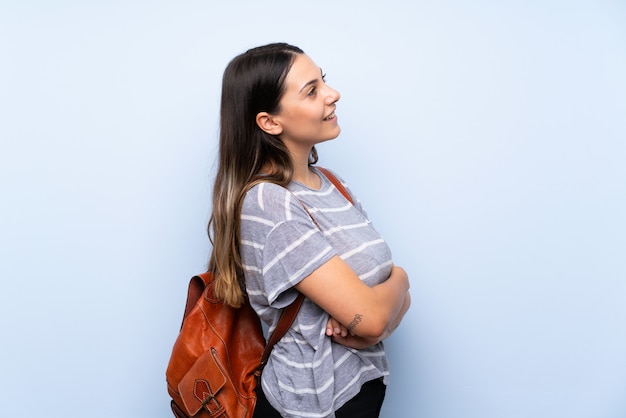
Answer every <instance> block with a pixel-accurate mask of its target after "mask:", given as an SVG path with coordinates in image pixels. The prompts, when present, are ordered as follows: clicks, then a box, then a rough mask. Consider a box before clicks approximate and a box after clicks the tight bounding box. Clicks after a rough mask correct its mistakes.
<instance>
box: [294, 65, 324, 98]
mask: <svg viewBox="0 0 626 418" xmlns="http://www.w3.org/2000/svg"><path fill="white" fill-rule="evenodd" d="M320 76H321V77H322V79H324V71H322V69H321V68H320ZM318 81H319V79H318V78H315V79H313V80H311V81H309V82H307V83H306V84H305V85H304V86H302V88H301V89H300V91H299V92H298V93H302V90H304V89H305V88H307V87H308V86H310V85H313V84H317V82H318Z"/></svg>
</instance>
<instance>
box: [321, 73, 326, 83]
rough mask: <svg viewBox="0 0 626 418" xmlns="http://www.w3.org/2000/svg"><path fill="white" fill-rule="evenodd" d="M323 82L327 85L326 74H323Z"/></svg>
mask: <svg viewBox="0 0 626 418" xmlns="http://www.w3.org/2000/svg"><path fill="white" fill-rule="evenodd" d="M322 81H323V82H324V83H325V82H326V73H324V74H322Z"/></svg>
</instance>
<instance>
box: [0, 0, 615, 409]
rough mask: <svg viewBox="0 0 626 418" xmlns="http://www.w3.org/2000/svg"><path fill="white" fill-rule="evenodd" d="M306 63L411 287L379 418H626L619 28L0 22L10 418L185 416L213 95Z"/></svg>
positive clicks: (341, 10) (320, 5)
mask: <svg viewBox="0 0 626 418" xmlns="http://www.w3.org/2000/svg"><path fill="white" fill-rule="evenodd" d="M273 41H287V42H289V43H293V44H295V45H298V46H300V47H302V48H303V49H304V50H305V51H306V52H307V53H308V54H309V55H310V56H311V57H312V58H313V59H314V60H315V61H316V63H317V64H318V65H320V66H321V67H322V68H323V69H324V71H325V72H326V73H327V80H328V83H329V84H330V85H331V86H333V87H335V88H336V89H338V90H339V91H340V92H341V93H342V99H341V101H340V102H339V107H338V110H337V114H338V116H339V121H340V124H341V126H342V128H343V132H342V134H341V136H340V137H339V138H338V139H336V140H335V141H332V142H329V143H325V144H323V145H321V146H320V147H319V152H320V155H321V159H320V164H321V165H323V166H327V167H330V168H333V169H335V170H336V171H338V172H339V173H340V174H341V175H342V176H343V177H344V178H345V179H346V180H347V181H348V183H349V184H350V185H351V187H352V189H353V190H354V191H355V192H356V193H357V194H358V196H359V197H360V199H361V200H362V202H363V203H364V205H365V207H366V208H367V210H368V212H369V214H370V217H371V218H372V219H373V221H374V223H375V225H376V227H377V228H378V229H379V230H380V232H381V233H382V234H383V236H385V238H386V239H387V240H388V242H389V244H390V246H391V248H392V251H393V252H394V258H395V261H396V263H397V264H399V265H401V266H403V267H405V269H406V270H407V271H408V272H409V275H410V278H411V283H412V295H413V306H412V308H411V310H410V311H409V313H408V314H407V316H406V318H405V320H404V322H403V323H402V325H401V326H400V328H399V329H398V331H397V333H396V334H395V335H393V336H392V337H391V338H390V339H389V340H388V343H387V348H388V351H389V356H390V362H391V367H392V383H391V386H390V388H389V391H388V396H387V400H386V403H385V405H384V408H383V414H382V416H383V418H391V417H401V416H411V417H424V418H517V417H519V418H527V417H534V418H543V417H545V418H554V417H559V418H560V417H567V418H583V417H585V418H586V417H589V418H623V417H625V416H626V396H625V393H626V330H625V322H626V303H625V298H626V257H625V252H626V251H625V250H626V220H625V217H624V216H625V215H624V213H626V198H625V192H626V167H625V164H624V160H625V158H626V117H625V116H626V76H625V74H626V4H625V3H624V2H618V1H602V0H599V1H598V0H596V1H591V0H589V1H576V0H575V1H555V0H549V1H538V0H537V1H502V2H496V1H487V0H478V1H474V2H462V1H454V0H444V1H438V2H426V1H413V2H408V1H406V2H405V1H399V0H389V1H385V2H380V1H376V2H374V1H363V0H361V1H344V2H338V1H336V2H333V1H326V0H321V1H318V2H315V3H299V2H295V1H266V2H253V1H231V2H220V3H217V2H210V1H199V0H197V1H179V2H174V1H135V0H132V1H106V2H105V1H66V0H60V1H55V2H44V1H10V0H9V1H8V0H3V1H1V2H0V56H1V57H2V62H1V64H0V210H1V215H2V216H0V237H1V238H0V280H1V287H0V339H1V341H2V342H1V343H0V346H1V347H2V348H1V354H2V355H1V356H0V376H1V379H0V405H2V411H3V412H2V413H1V414H2V416H15V415H20V416H31V415H45V416H48V417H52V418H55V417H61V416H70V417H74V416H89V417H94V418H99V417H103V418H109V417H118V418H123V417H151V418H153V417H169V416H170V412H169V409H168V408H169V407H168V397H167V393H166V388H165V379H164V371H165V367H166V365H167V361H168V358H169V354H170V350H171V346H172V344H173V342H174V339H175V338H176V335H177V332H178V328H179V325H180V320H181V316H182V310H183V305H184V301H185V296H186V294H185V292H186V286H187V283H188V279H189V278H190V277H191V275H193V274H195V273H199V272H201V271H202V270H203V268H204V266H205V263H206V259H207V254H208V251H209V243H208V240H207V237H206V234H205V226H206V222H207V220H208V217H209V207H210V190H211V184H212V177H213V174H214V170H215V156H216V149H217V136H218V105H219V91H220V82H221V75H222V72H223V69H224V67H225V66H226V64H227V62H228V61H229V60H230V59H231V58H232V57H234V56H235V55H237V54H239V53H240V52H243V51H244V50H246V49H247V48H249V47H252V46H256V45H259V44H263V43H267V42H273Z"/></svg>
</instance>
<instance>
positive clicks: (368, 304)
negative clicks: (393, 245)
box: [296, 256, 410, 340]
mask: <svg viewBox="0 0 626 418" xmlns="http://www.w3.org/2000/svg"><path fill="white" fill-rule="evenodd" d="M296 289H298V290H299V291H300V292H302V293H303V294H304V295H305V296H307V297H308V298H309V299H311V300H312V301H313V302H315V303H316V304H317V305H318V306H320V307H321V308H322V309H323V310H325V311H326V312H328V314H329V315H330V316H331V317H333V318H335V319H336V320H337V321H339V323H341V324H342V325H344V326H345V327H346V328H347V329H348V332H349V333H350V334H352V335H354V336H357V337H364V338H368V339H369V338H373V339H379V340H380V339H381V338H383V337H384V336H385V335H387V334H388V333H389V330H390V329H393V327H395V326H397V324H398V323H399V319H398V316H399V315H401V314H400V313H401V311H402V309H403V308H404V306H405V304H406V303H405V299H406V294H407V291H408V289H409V279H408V276H407V274H406V272H405V271H404V269H402V268H401V267H397V266H394V267H392V270H391V274H390V275H389V278H388V279H387V280H386V281H385V282H383V283H380V284H378V285H375V286H373V287H369V286H368V285H366V284H365V283H363V282H362V281H361V279H360V278H359V277H358V276H357V275H356V273H355V272H354V271H353V270H352V269H351V268H350V267H349V266H348V265H347V264H346V263H345V262H344V261H343V260H342V259H341V258H340V257H339V256H334V257H333V258H331V259H330V260H329V261H327V262H326V263H324V264H323V265H322V266H321V267H319V268H318V269H317V270H315V271H314V272H313V273H311V274H310V275H309V276H307V277H306V278H304V279H303V280H302V281H301V282H300V283H298V284H297V285H296ZM409 303H410V302H409ZM407 309H408V306H407ZM402 315H403V314H402ZM400 319H401V316H400Z"/></svg>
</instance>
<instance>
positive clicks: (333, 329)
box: [326, 317, 348, 337]
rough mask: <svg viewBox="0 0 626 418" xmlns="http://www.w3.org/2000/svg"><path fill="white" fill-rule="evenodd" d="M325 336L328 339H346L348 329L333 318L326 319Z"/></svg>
mask: <svg viewBox="0 0 626 418" xmlns="http://www.w3.org/2000/svg"><path fill="white" fill-rule="evenodd" d="M326 335H327V336H328V337H334V336H340V337H347V336H348V328H346V327H344V326H343V325H341V324H340V323H339V321H337V320H336V319H335V318H332V317H331V318H328V322H327V323H326Z"/></svg>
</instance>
